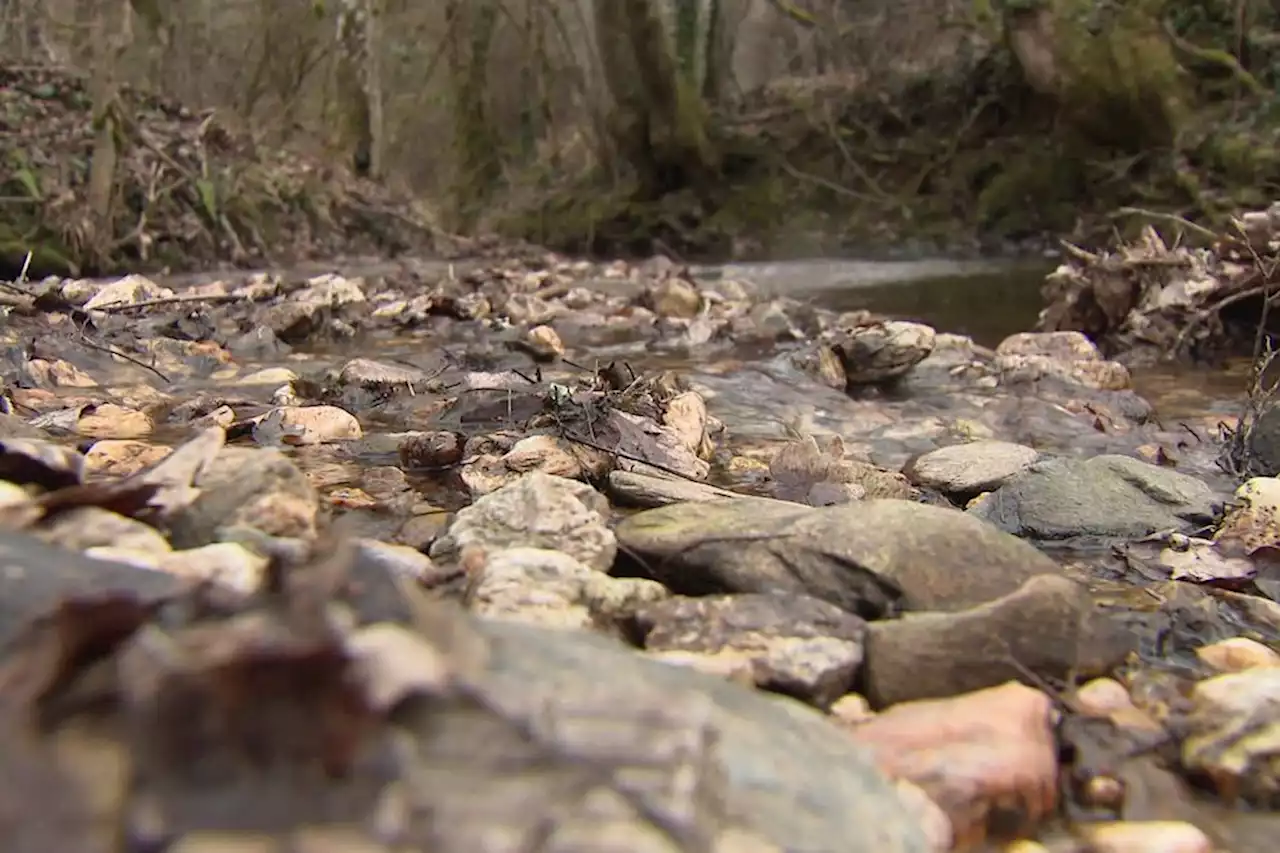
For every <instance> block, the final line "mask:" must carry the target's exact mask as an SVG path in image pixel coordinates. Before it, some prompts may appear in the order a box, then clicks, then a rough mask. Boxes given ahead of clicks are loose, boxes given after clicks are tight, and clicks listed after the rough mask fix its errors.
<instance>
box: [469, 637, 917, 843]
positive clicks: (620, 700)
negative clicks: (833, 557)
mask: <svg viewBox="0 0 1280 853" xmlns="http://www.w3.org/2000/svg"><path fill="white" fill-rule="evenodd" d="M477 628H478V629H479V630H480V631H481V632H483V634H484V635H485V636H486V637H487V638H488V639H489V640H490V641H491V643H492V645H491V646H490V648H489V657H488V663H487V668H486V673H485V675H484V690H485V693H486V695H487V696H489V697H491V699H492V701H495V702H496V703H497V704H498V706H499V707H501V708H503V709H505V710H507V711H509V712H510V713H513V714H518V715H520V716H532V715H535V714H541V715H543V717H544V718H545V715H546V714H547V709H548V708H552V709H564V712H569V711H570V710H571V709H580V710H579V711H578V712H577V714H578V716H577V717H576V719H581V720H583V722H584V723H586V722H587V720H588V719H590V718H588V717H586V716H585V712H586V710H587V709H589V708H598V711H597V713H598V714H599V715H601V717H597V718H596V719H601V718H603V719H609V720H610V721H611V722H610V724H609V726H610V728H611V729H612V730H615V731H617V732H618V737H617V738H611V739H610V744H611V748H612V749H614V750H615V751H616V750H617V749H619V748H627V749H632V748H634V749H635V750H636V751H637V753H639V751H640V750H644V754H645V755H646V757H647V758H648V759H649V761H650V763H652V761H653V758H654V746H653V745H652V743H651V742H647V740H648V739H647V738H645V737H644V736H643V735H640V734H639V733H638V732H637V733H636V734H628V732H631V731H634V730H635V729H634V727H635V726H636V724H637V723H638V722H639V720H640V719H643V718H644V717H645V716H646V715H648V716H649V717H652V716H653V710H652V709H653V708H654V706H655V705H658V706H662V707H668V708H672V707H674V708H679V707H683V706H684V705H685V704H686V703H687V702H688V700H689V698H691V695H696V696H697V697H699V701H700V702H702V703H706V707H707V711H706V713H705V715H704V717H703V719H704V720H705V721H706V725H708V726H710V727H711V728H712V730H713V731H714V732H715V741H716V743H717V748H716V750H717V757H718V758H719V762H720V765H721V767H722V769H723V772H724V774H725V776H724V779H725V786H726V787H725V792H724V802H725V805H726V807H727V809H728V812H729V815H730V816H731V817H733V818H734V819H735V820H739V821H741V822H742V823H743V825H744V826H746V827H748V828H750V829H752V830H754V831H755V832H757V833H758V834H760V835H761V836H763V837H764V838H765V839H767V840H769V841H771V842H773V843H774V844H777V845H779V846H780V847H781V848H783V849H791V850H806V851H813V853H843V851H848V850H875V851H877V853H926V851H929V850H931V848H930V847H929V846H928V844H927V842H926V841H925V838H924V836H923V833H922V831H921V830H920V828H919V826H918V823H917V817H916V815H915V814H914V813H913V812H912V811H911V810H910V809H908V808H907V807H906V806H905V805H904V803H903V801H902V799H901V797H900V795H899V794H898V793H897V791H896V789H895V788H894V786H893V785H892V784H890V783H888V782H887V781H886V780H885V779H884V777H883V776H882V775H881V774H880V772H879V771H877V770H875V769H874V768H873V767H872V766H871V763H870V760H869V758H868V757H867V754H866V752H865V751H864V750H863V749H862V748H860V747H859V746H857V745H855V744H854V743H852V742H850V739H849V736H848V735H847V734H845V733H844V732H842V731H841V730H840V729H838V728H837V727H835V726H834V725H832V724H831V723H830V722H828V721H827V720H825V719H823V718H822V716H821V715H819V714H817V713H816V712H814V711H812V710H810V709H807V708H805V707H804V706H803V705H800V704H799V703H797V702H793V701H791V700H787V699H781V698H779V699H770V698H767V697H766V696H764V695H761V694H759V693H755V692H753V691H749V690H745V689H744V688H742V687H740V686H738V685H736V684H731V683H728V682H726V681H724V680H722V679H719V678H715V677H712V676H707V675H703V674H701V673H699V672H696V671H693V670H692V669H690V668H689V667H681V666H670V665H666V664H662V663H659V662H656V661H652V660H646V659H645V658H644V657H643V656H641V655H637V654H635V653H634V652H630V651H627V650H626V649H624V648H623V647H622V646H621V645H620V644H617V643H615V642H613V641H611V640H609V639H607V638H604V637H597V636H595V635H592V634H589V633H583V632H566V631H549V630H547V629H542V628H536V627H533V626H527V625H520V624H517V623H511V622H502V621H492V622H486V623H481V624H479V625H477ZM552 713H556V712H555V711H553V712H552ZM667 730H668V731H671V729H670V728H668V729H667ZM579 754H580V751H579ZM797 802H803V803H804V804H805V808H796V807H795V803H797Z"/></svg>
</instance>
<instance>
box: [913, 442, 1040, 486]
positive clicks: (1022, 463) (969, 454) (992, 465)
mask: <svg viewBox="0 0 1280 853" xmlns="http://www.w3.org/2000/svg"><path fill="white" fill-rule="evenodd" d="M1039 457H1040V453H1039V451H1037V450H1034V449H1033V448H1030V447H1026V446H1025V445H1021V444H1014V443H1012V442H1009V441H974V442H970V443H968V444H954V445H952V446H950V447H940V448H938V449H937V450H933V451H930V452H928V453H925V454H922V455H921V456H917V457H916V458H915V459H914V460H912V461H911V462H909V463H907V465H906V466H905V467H904V468H903V469H902V473H904V474H906V476H907V479H908V480H910V481H911V482H912V483H914V484H915V485H917V486H923V487H924V488H928V489H937V490H938V491H940V492H942V493H943V494H947V495H955V496H957V497H960V498H965V497H972V496H973V495H976V494H978V493H979V492H987V491H990V490H992V489H994V488H997V487H999V486H1000V485H1001V484H1002V483H1004V482H1005V481H1006V480H1008V479H1009V478H1010V477H1012V476H1014V475H1015V474H1017V473H1018V472H1019V471H1022V470H1024V469H1025V468H1027V467H1028V466H1029V465H1031V463H1032V462H1035V461H1036V459H1038V458H1039Z"/></svg>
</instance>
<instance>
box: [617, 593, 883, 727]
mask: <svg viewBox="0 0 1280 853" xmlns="http://www.w3.org/2000/svg"><path fill="white" fill-rule="evenodd" d="M634 623H635V630H636V631H637V633H638V639H640V640H641V641H642V642H643V645H644V647H645V649H647V650H649V651H663V652H669V651H680V652H693V653H698V654H702V655H706V656H708V657H713V658H731V659H739V660H747V661H749V662H750V667H751V671H752V675H753V678H754V681H755V683H756V684H757V685H758V686H759V687H762V688H764V689H766V690H774V691H776V692H779V693H785V694H787V695H789V696H794V697H795V698H797V699H800V700H802V701H805V702H808V703H810V704H812V705H817V706H819V707H826V706H828V705H830V704H831V703H832V702H834V701H835V700H836V699H837V698H839V697H840V696H842V695H843V694H844V693H845V692H846V691H847V690H848V689H849V685H850V684H852V683H853V676H854V674H855V673H856V672H857V669H858V665H859V664H860V663H861V662H862V639H863V635H864V634H865V632H866V623H865V622H863V621H862V620H861V619H859V618H858V617H856V616H853V615H852V614H849V613H846V612H845V611H843V610H841V609H840V608H838V607H836V606H834V605H831V604H828V603H827V602H825V601H819V600H818V599H816V598H809V597H807V596H802V595H789V594H785V593H774V594H770V595H723V596H706V597H703V598H676V599H669V600H667V601H661V602H658V603H657V604H651V605H649V606H647V607H643V608H641V609H640V610H638V611H637V612H636V615H635V617H634Z"/></svg>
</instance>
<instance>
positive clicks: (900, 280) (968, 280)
mask: <svg viewBox="0 0 1280 853" xmlns="http://www.w3.org/2000/svg"><path fill="white" fill-rule="evenodd" d="M1054 266H1055V263H1054V262H1051V261H1045V260H1028V261H1007V260H992V261H947V260H920V261H900V262H863V261H843V260H811V261H785V262H778V263H758V264H732V265H725V266H723V267H719V268H715V272H718V273H719V274H722V275H725V276H728V277H733V278H740V279H746V280H749V281H752V282H754V283H756V284H757V285H759V286H760V287H761V288H763V289H765V290H766V291H769V292H771V293H777V294H786V295H789V296H793V297H799V298H806V299H810V300H812V301H813V303H814V304H817V305H821V306H823V307H826V308H831V309H834V310H837V311H853V310H858V309H867V310H870V311H873V312H876V313H881V314H885V315H888V316H892V317H897V318H900V319H904V320H916V321H919V322H922V323H927V324H928V325H930V326H933V327H934V328H936V329H938V330H939V331H942V332H954V333H957V334H963V335H968V336H970V337H972V338H973V339H974V340H975V341H976V342H977V343H979V344H981V345H983V346H987V347H995V346H996V345H998V344H999V343H1000V341H1002V340H1004V338H1006V337H1008V336H1009V335H1012V334H1014V333H1017V332H1025V331H1028V330H1030V329H1032V328H1033V327H1034V326H1035V323H1036V319H1037V317H1038V315H1039V312H1040V309H1041V307H1042V302H1041V296H1040V287H1041V284H1042V283H1043V281H1044V277H1045V275H1046V274H1047V273H1049V272H1050V271H1052V270H1053V268H1054ZM706 271H707V272H710V271H711V270H706ZM1248 378H1249V360H1248V359H1236V360H1232V361H1230V362H1228V363H1227V364H1225V365H1219V366H1215V367H1204V366H1189V365H1183V364H1169V365H1156V366H1152V367H1144V368H1138V369H1136V370H1134V371H1133V380H1134V386H1135V388H1136V390H1137V391H1138V393H1139V394H1141V395H1142V396H1143V397H1145V398H1147V399H1148V400H1150V401H1151V403H1152V404H1153V405H1154V406H1155V408H1156V411H1157V413H1158V414H1159V415H1160V416H1161V417H1162V418H1166V419H1177V418H1184V417H1197V416H1202V415H1228V414H1233V413H1235V412H1236V411H1237V410H1238V407H1239V404H1240V400H1241V399H1242V397H1243V395H1244V391H1245V388H1246V387H1247V383H1248Z"/></svg>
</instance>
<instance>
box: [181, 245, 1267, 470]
mask: <svg viewBox="0 0 1280 853" xmlns="http://www.w3.org/2000/svg"><path fill="white" fill-rule="evenodd" d="M465 264H466V262H462V263H461V264H460V266H465ZM1053 266H1054V262H1052V261H1049V260H1045V259H1033V260H1023V261H1014V260H986V261H981V260H979V261H970V260H956V261H953V260H945V259H920V260H910V261H859V260H844V259H811V260H786V261H775V262H760V263H735V264H724V265H718V266H700V267H694V268H693V270H692V272H693V273H694V275H695V276H696V277H698V278H699V279H711V280H714V279H717V278H730V279H736V280H739V281H746V282H750V283H751V284H752V285H754V287H755V288H758V289H760V290H762V291H764V292H766V293H769V294H773V295H785V296H790V297H793V298H798V299H802V300H806V301H809V302H811V303H812V304H815V305H820V306H822V307H826V308H830V309H834V310H838V311H847V310H856V309H868V310H871V311H874V312H877V313H881V314H885V315H888V316H893V317H898V318H902V319H909V320H917V321H920V322H923V323H927V324H929V325H931V326H933V327H934V328H936V329H938V330H939V331H943V332H955V333H959V334H964V335H968V336H970V337H972V338H973V339H974V340H975V341H976V342H977V343H978V344H981V345H983V346H987V347H994V346H996V345H997V344H999V342H1000V341H1001V340H1003V339H1004V338H1005V337H1007V336H1008V335H1011V334H1014V333H1016V332H1022V331H1027V330H1030V329H1031V328H1033V327H1034V325H1035V322H1036V318H1037V315H1038V313H1039V311H1040V308H1041V296H1040V287H1041V284H1042V282H1043V280H1044V276H1045V274H1046V273H1048V272H1049V271H1050V270H1052V269H1053ZM326 271H329V270H328V269H325V268H323V266H322V265H317V266H316V267H315V268H314V269H313V270H310V269H309V270H292V271H291V272H292V273H293V274H295V275H296V274H297V273H299V272H304V273H306V274H318V273H321V272H326ZM342 271H343V273H345V274H348V275H365V276H377V275H379V274H382V273H386V272H389V271H390V267H389V266H388V265H386V264H381V265H380V264H378V263H367V264H357V265H355V267H354V268H352V267H351V266H349V265H343V267H342ZM218 277H219V274H217V273H209V274H200V275H194V276H174V277H171V278H165V279H159V281H160V282H161V283H163V284H166V285H168V286H170V287H175V288H177V289H181V288H183V287H184V286H188V285H192V284H196V283H199V282H202V281H208V280H212V279H215V278H218ZM602 285H609V286H624V287H625V286H627V285H626V282H619V281H617V280H613V281H611V282H602ZM470 334H478V332H472V333H470ZM430 349H431V347H426V346H424V341H423V340H422V339H421V338H420V337H418V336H416V335H406V336H403V337H395V338H390V339H385V338H384V339H380V340H375V341H369V340H363V341H360V342H353V343H351V344H345V345H344V344H338V345H336V346H332V347H330V346H326V347H324V348H323V349H319V350H310V349H309V350H308V351H307V352H306V353H305V355H304V354H303V353H295V354H294V355H293V356H292V357H291V358H290V362H291V363H293V362H294V360H295V359H297V360H302V361H305V362H307V363H308V365H309V367H319V366H323V365H327V364H329V363H333V364H340V363H341V362H342V361H343V360H345V359H347V358H350V357H352V356H356V355H364V356H368V357H374V358H379V357H381V358H391V359H393V360H399V361H402V362H407V363H411V364H417V363H418V362H420V361H421V360H422V359H423V358H424V357H426V356H425V355H424V351H427V350H430ZM592 354H593V355H597V356H598V357H599V358H601V359H604V360H608V359H612V358H622V359H625V360H626V361H627V362H628V363H629V364H631V365H632V366H633V367H634V368H635V369H637V370H643V369H652V368H658V367H669V368H674V369H677V370H679V371H681V372H682V373H684V374H686V375H688V376H689V377H690V378H691V379H693V380H694V382H695V383H696V385H697V386H698V387H699V389H700V390H703V391H704V393H706V394H707V396H708V397H709V403H710V405H711V409H712V411H713V413H714V414H716V416H717V417H719V418H721V419H722V420H723V421H725V423H726V425H728V426H729V427H730V429H731V431H732V432H733V433H734V434H735V435H737V436H739V437H744V438H762V439H763V438H777V437H780V436H781V435H782V434H784V429H783V424H784V423H787V422H790V421H791V420H792V419H793V418H794V415H795V413H796V412H797V411H804V412H806V413H808V414H807V416H808V417H809V418H810V419H811V422H812V423H813V424H814V425H816V426H818V427H820V428H827V429H831V430H834V431H836V432H841V433H845V434H849V433H850V432H853V433H857V432H860V431H861V430H860V429H858V428H857V424H858V422H859V421H860V420H861V419H863V413H865V412H866V411H867V409H866V407H865V406H863V407H862V408H859V405H858V404H856V403H854V402H853V401H851V400H850V399H849V398H848V397H847V396H846V395H844V394H842V393H839V392H837V391H834V390H832V389H829V388H826V387H824V386H821V385H820V384H819V383H815V382H814V381H813V380H812V379H811V378H810V377H802V376H799V375H797V374H795V372H794V369H793V368H792V367H791V366H789V365H788V364H787V363H786V360H785V358H784V357H780V356H779V355H778V354H777V353H776V352H773V351H771V348H769V347H756V348H755V349H754V350H753V349H751V348H747V349H738V350H735V351H733V352H731V353H725V352H723V351H718V352H716V353H707V354H699V353H698V352H696V351H695V352H693V353H685V352H678V351H677V352H655V351H653V350H651V349H648V348H646V347H645V346H644V345H643V344H642V343H639V342H637V343H636V344H634V345H632V344H630V343H627V342H622V343H620V344H619V345H618V346H616V347H615V346H605V347H603V348H598V349H597V348H595V347H593V348H592ZM272 366H275V365H272V364H269V363H264V364H256V365H246V367H249V368H251V369H256V368H261V367H272ZM1133 378H1134V385H1135V387H1136V390H1137V391H1138V392H1139V394H1141V395H1142V396H1143V397H1146V398H1147V399H1148V400H1149V401H1151V403H1152V404H1153V405H1154V406H1155V409H1156V412H1157V415H1158V416H1159V417H1160V418H1161V419H1163V420H1165V421H1172V422H1174V423H1176V422H1177V421H1178V419H1180V418H1199V419H1202V420H1203V418H1204V417H1205V416H1217V415H1223V416H1226V415H1231V414H1234V413H1235V412H1237V411H1238V408H1239V404H1240V400H1241V399H1242V397H1243V394H1244V390H1245V387H1246V383H1247V379H1248V362H1247V360H1243V361H1237V362H1233V363H1230V364H1228V365H1226V366H1225V367H1223V366H1219V367H1215V368H1206V367H1196V366H1186V365H1161V366H1156V367H1152V368H1143V369H1139V370H1135V371H1134V375H1133ZM945 397H946V393H945V389H940V390H939V393H938V394H935V395H934V396H933V398H932V399H928V400H924V401H923V410H922V411H921V412H916V411H915V410H914V409H907V410H903V411H900V412H899V414H900V416H902V417H904V418H907V419H911V418H918V417H927V415H928V413H929V412H932V411H937V410H939V409H940V408H945V406H946V399H945ZM851 426H852V429H851ZM894 461H896V460H895V459H891V458H885V459H884V460H883V462H884V463H885V464H892V462H894Z"/></svg>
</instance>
